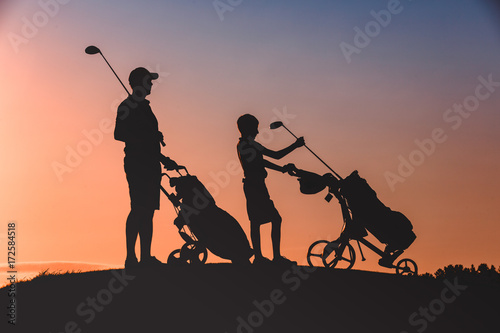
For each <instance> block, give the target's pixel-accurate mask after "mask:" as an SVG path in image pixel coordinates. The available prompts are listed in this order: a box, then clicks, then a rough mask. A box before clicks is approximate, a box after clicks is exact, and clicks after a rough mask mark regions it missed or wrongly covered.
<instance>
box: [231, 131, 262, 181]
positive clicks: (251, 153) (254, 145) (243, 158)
mask: <svg viewBox="0 0 500 333" xmlns="http://www.w3.org/2000/svg"><path fill="white" fill-rule="evenodd" d="M236 148H237V150H238V158H239V160H240V163H241V167H242V168H243V174H244V176H245V179H262V180H264V179H265V178H266V177H267V171H266V168H265V166H264V155H263V154H262V151H263V150H264V147H263V146H262V145H261V144H260V143H258V142H257V141H255V140H254V139H252V138H240V141H239V142H238V145H237V147H236Z"/></svg>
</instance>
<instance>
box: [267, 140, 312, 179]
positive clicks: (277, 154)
mask: <svg viewBox="0 0 500 333" xmlns="http://www.w3.org/2000/svg"><path fill="white" fill-rule="evenodd" d="M303 145H305V141H304V137H300V138H298V139H297V141H295V142H294V143H292V144H291V145H289V146H288V147H286V148H283V149H281V150H278V151H274V150H271V149H267V148H266V147H264V146H262V145H260V146H261V147H262V154H263V155H265V156H269V157H271V158H274V159H275V160H279V159H281V158H283V157H285V156H286V155H288V154H290V153H291V152H292V151H294V150H295V149H297V148H299V147H302V146H303ZM270 169H272V168H270ZM274 170H275V169H274ZM278 171H279V170H278Z"/></svg>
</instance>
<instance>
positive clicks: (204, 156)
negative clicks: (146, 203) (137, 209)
mask: <svg viewBox="0 0 500 333" xmlns="http://www.w3.org/2000/svg"><path fill="white" fill-rule="evenodd" d="M61 2H67V1H61ZM222 2H224V3H227V2H226V1H222ZM41 3H48V4H50V5H41ZM233 3H235V2H233ZM490 3H491V2H488V1H465V0H462V1H456V0H454V1H452V0H448V1H439V2H438V3H436V2H431V1H423V0H418V1H416V0H415V1H409V0H406V1H401V2H400V5H399V7H397V8H398V10H399V13H398V14H393V15H392V16H391V20H390V22H389V23H388V24H385V25H386V26H385V27H381V28H380V31H378V32H377V33H374V34H372V36H373V37H372V38H371V40H370V43H369V45H367V46H366V47H363V48H359V50H358V53H354V54H352V57H351V61H350V62H349V63H348V61H347V60H346V58H345V56H344V55H343V53H342V50H341V47H340V45H341V43H342V42H344V43H348V44H351V45H355V44H354V42H355V41H354V39H355V34H356V31H355V30H354V28H355V27H359V28H360V29H361V30H364V29H365V26H366V25H367V24H369V23H370V22H371V21H374V17H373V16H372V14H371V11H375V12H379V11H381V10H386V9H387V7H388V1H373V0H370V1H356V2H352V1H335V2H334V1H326V0H324V1H290V0H274V1H264V0H252V1H249V0H243V1H242V2H241V4H239V5H238V6H236V7H234V8H231V9H232V10H228V11H226V12H224V13H223V14H221V15H222V16H219V15H218V13H217V10H216V9H215V7H214V5H213V2H212V1H208V0H207V1H196V0H183V1H178V0H168V1H166V0H162V1H159V0H158V1H151V0H150V1H123V0H122V1H118V0H113V1H106V2H103V1H97V0H92V1H77V0H73V1H69V2H67V3H66V4H60V3H59V2H56V1H55V0H52V1H46V2H43V1H42V2H38V1H31V0H30V1H22V2H19V1H3V2H1V5H0V11H1V13H0V31H1V35H2V38H1V42H0V43H1V46H0V47H1V50H2V52H0V63H1V66H0V78H1V81H0V88H1V89H0V156H2V166H1V168H0V188H1V191H0V205H1V209H0V225H1V228H2V229H1V230H0V237H2V244H4V245H2V247H3V248H4V249H3V250H2V251H6V249H5V248H6V245H5V240H6V239H5V233H6V231H7V223H8V222H9V221H15V222H16V223H17V225H18V234H19V235H18V254H19V255H18V258H17V260H18V261H19V262H37V261H40V262H44V263H46V262H51V261H54V262H59V261H64V262H87V263H104V264H110V265H118V266H120V265H122V264H123V262H124V259H125V219H126V216H127V214H128V211H129V198H128V188H127V183H126V180H125V174H124V171H123V143H121V142H117V141H115V140H114V139H113V136H112V133H111V132H110V127H109V124H110V122H111V126H113V123H114V118H115V114H116V107H117V105H118V103H119V102H120V101H121V100H122V99H123V98H124V97H125V96H126V95H125V92H124V91H123V88H122V87H121V86H120V84H119V83H118V81H117V80H116V79H115V78H114V76H113V74H112V73H111V71H110V70H109V69H108V68H107V66H106V64H105V63H104V61H103V60H102V59H101V58H100V57H99V56H97V55H96V56H88V55H86V54H85V53H84V49H85V47H86V46H88V45H97V46H98V47H100V48H101V50H102V52H103V53H104V55H105V56H106V57H107V59H108V60H109V61H110V62H111V64H112V65H113V67H114V69H115V70H116V72H117V73H118V75H119V76H120V77H121V78H122V80H124V81H125V82H126V81H127V80H126V79H127V77H128V74H129V73H130V71H131V70H132V69H133V68H135V67H138V66H144V67H148V68H149V69H151V70H154V71H157V72H159V73H160V79H159V80H158V81H157V82H156V83H155V86H154V90H153V92H152V95H151V96H150V98H149V99H150V101H151V105H152V108H153V110H154V112H155V114H156V115H157V118H158V120H159V124H160V129H161V130H162V131H163V133H164V135H165V141H166V143H167V146H166V147H165V148H163V153H164V154H165V155H168V156H170V157H171V158H173V159H174V160H176V161H177V162H178V163H179V164H183V165H186V166H187V167H188V169H189V171H190V173H192V174H195V175H197V176H198V177H199V179H200V180H201V181H202V182H203V183H204V184H205V185H206V186H208V187H209V189H210V190H211V192H212V194H213V195H214V196H215V199H216V201H217V203H218V205H219V206H220V207H221V208H223V209H225V210H227V211H228V212H229V213H230V214H232V215H233V216H234V217H235V218H236V219H237V220H238V221H239V222H240V224H241V225H242V226H243V228H244V230H245V231H246V232H247V235H249V222H248V218H247V215H246V210H245V198H244V195H243V190H242V184H241V178H242V174H241V171H239V172H237V173H235V172H233V170H232V165H234V163H235V162H236V161H237V156H236V143H237V140H238V137H239V133H238V131H237V128H236V119H237V118H238V116H240V115H241V114H243V113H252V114H254V115H255V116H257V118H258V119H259V120H260V123H261V135H260V136H259V137H258V138H257V139H258V140H260V141H261V142H262V143H263V144H264V145H266V146H267V147H268V148H270V149H280V148H282V147H284V146H285V145H288V144H290V143H291V142H293V138H292V137H291V136H290V135H289V134H288V133H287V132H285V131H279V130H277V131H273V132H271V131H270V130H268V124H269V123H270V122H272V121H273V120H276V117H277V115H278V114H281V115H283V114H284V113H286V114H288V115H290V118H287V119H286V120H287V121H289V123H288V128H290V129H291V130H292V131H293V132H294V133H296V134H297V135H301V136H302V135H303V136H304V137H305V138H306V143H307V144H308V146H309V147H310V148H311V149H313V150H314V151H315V152H316V153H317V154H318V155H319V156H321V157H322V158H323V159H324V160H325V161H326V162H327V163H328V164H329V165H330V166H331V167H332V168H333V169H334V170H335V171H336V172H338V173H339V174H341V175H342V176H347V175H348V174H349V173H351V172H352V171H353V170H358V171H359V173H360V175H361V176H362V177H364V178H365V179H367V180H368V182H369V184H370V185H371V186H372V187H373V188H374V189H375V190H376V191H377V193H378V196H379V198H380V199H381V200H382V201H383V202H384V203H385V204H386V205H387V206H389V207H391V208H392V209H393V210H398V211H401V212H403V213H404V214H405V215H406V216H407V217H408V218H409V219H410V220H411V221H412V223H413V225H414V231H415V232H416V234H417V236H418V238H417V240H416V241H415V243H414V244H413V245H412V246H411V247H410V248H409V249H408V250H407V251H406V253H405V255H404V256H405V257H409V258H412V259H414V260H415V261H416V262H417V263H418V264H419V268H420V271H421V272H426V271H427V272H434V271H435V270H436V269H437V268H440V267H443V266H444V265H448V264H455V263H460V264H464V265H467V266H469V265H471V264H475V265H478V264H480V263H482V262H486V263H488V264H490V265H491V264H494V265H496V266H498V265H499V264H500V257H499V253H500V242H499V241H498V236H499V231H500V223H499V222H500V221H499V216H500V208H499V205H498V202H499V194H498V188H500V177H499V176H498V170H499V166H500V153H499V142H500V131H499V130H498V129H499V126H500V113H499V109H498V105H499V102H500V91H497V90H495V91H493V92H492V93H490V96H489V97H488V98H486V99H485V100H483V101H480V103H479V106H477V110H475V111H473V112H471V113H470V115H469V116H467V118H464V117H462V116H460V117H459V118H458V119H457V115H456V114H455V115H454V117H455V118H449V117H450V116H451V114H448V112H449V111H447V110H448V109H450V108H452V107H453V105H454V104H461V103H463V102H464V100H466V99H467V98H469V99H468V100H469V101H470V100H471V99H470V96H473V95H474V94H475V91H476V87H477V86H478V85H479V84H480V81H479V79H478V78H479V77H483V78H485V79H487V78H488V76H491V78H492V80H493V81H495V82H500V66H499V63H498V59H499V55H500V42H499V38H500V22H499V20H498V15H497V14H498V13H497V12H495V10H496V9H497V8H495V7H493V6H491V5H490ZM54 4H58V5H57V7H56V6H55V5H54ZM44 7H45V9H44ZM221 17H222V18H223V20H221ZM32 24H38V25H39V26H38V27H37V26H36V25H35V26H34V27H35V28H34V29H33V26H31V28H30V25H32ZM22 38H24V39H22ZM499 88H500V87H496V88H493V89H498V90H500V89H499ZM482 89H483V90H481V91H482V92H486V91H487V90H484V88H482ZM292 116H293V118H292ZM446 117H448V118H446ZM446 119H448V120H446ZM452 119H453V121H452ZM458 121H460V124H459V123H458ZM435 129H441V132H442V136H445V137H446V140H445V141H444V142H441V143H437V144H435V149H434V151H433V152H432V153H429V155H423V153H418V152H416V151H417V150H418V149H419V148H418V145H417V144H416V143H415V140H420V141H421V142H422V141H423V142H427V141H428V140H429V139H430V138H431V137H432V132H433V131H434V130H435ZM111 131H112V127H111ZM89 133H91V135H93V140H94V142H93V143H89V140H88V138H87V136H86V134H87V135H88V134H89ZM101 135H102V136H101ZM426 140H427V141H426ZM78 150H80V151H81V152H84V155H85V156H80V157H81V159H75V158H74V157H73V159H72V160H70V162H71V165H68V161H67V158H68V154H70V153H68V152H69V151H78ZM419 154H420V155H419ZM410 156H413V157H414V158H417V157H418V156H420V157H422V156H424V158H423V159H420V160H417V162H418V164H419V165H418V166H416V167H414V170H413V171H412V172H410V173H411V174H407V175H406V176H405V177H404V182H397V183H396V184H393V186H391V185H390V184H389V183H388V181H387V173H388V172H390V173H393V174H397V173H398V167H399V165H400V163H401V162H400V161H401V160H400V158H403V159H405V160H409V159H410ZM290 162H293V163H295V164H296V165H297V166H298V167H299V168H302V169H307V170H309V171H313V172H317V173H325V172H327V171H328V170H327V169H326V168H325V167H324V166H323V165H322V164H321V163H320V162H319V161H318V160H316V159H315V158H314V157H313V156H312V155H311V154H310V153H309V152H308V151H307V150H305V149H302V150H298V151H296V152H294V153H292V154H290V155H289V156H287V157H286V158H284V159H283V160H281V161H279V162H277V163H278V164H285V163H290ZM54 165H59V166H60V165H66V166H67V167H68V170H71V172H65V173H62V174H60V173H59V174H58V173H57V172H55V170H54ZM267 184H268V187H269V190H270V193H271V197H272V198H273V200H274V202H275V204H276V206H277V208H278V210H279V211H280V213H281V215H282V216H283V220H284V223H283V229H282V230H283V241H282V248H283V251H282V252H283V253H284V255H286V256H287V257H289V258H291V259H294V260H297V261H299V263H302V264H304V263H305V257H306V252H307V248H308V247H309V245H310V244H311V243H312V242H313V241H315V240H318V239H329V240H333V239H335V238H336V237H337V236H338V235H339V232H340V230H341V227H342V219H341V215H340V207H339V205H338V204H337V203H336V202H334V201H332V202H331V203H329V204H328V203H326V202H325V201H324V200H323V197H324V196H325V195H326V193H324V192H322V193H320V194H317V195H313V196H306V195H303V194H301V193H300V192H299V187H298V183H297V182H296V180H295V179H293V178H291V177H289V176H287V175H282V174H279V173H273V172H270V175H269V177H268V180H267ZM165 186H166V187H167V188H168V189H169V190H170V188H169V187H168V184H167V182H165ZM174 218H175V212H174V210H173V208H172V206H171V204H170V202H168V200H167V199H166V197H162V202H161V210H160V211H158V212H157V213H156V215H155V222H154V223H155V231H154V239H153V250H152V252H153V255H156V256H157V257H158V258H159V259H160V260H163V261H166V259H167V257H168V254H169V253H170V251H172V250H174V249H176V248H178V247H179V246H180V245H181V244H182V240H181V239H180V237H179V235H178V234H177V232H176V228H175V227H174V226H173V224H172V221H173V219H174ZM370 239H372V238H370ZM375 243H376V244H377V245H380V243H378V242H377V241H375ZM263 246H264V253H265V255H267V256H271V255H272V253H271V247H270V226H265V227H264V230H263ZM356 248H357V247H356ZM364 253H365V256H366V257H367V259H368V260H367V261H365V262H361V261H358V262H357V263H356V265H355V266H354V268H357V269H367V270H377V271H388V270H385V269H383V268H381V267H379V266H378V265H377V257H376V256H375V255H374V254H373V253H372V252H370V251H368V250H366V251H364ZM5 257H6V256H5V255H3V256H2V262H4V260H5ZM210 260H211V261H212V262H217V261H222V260H220V259H218V258H216V257H215V256H213V255H211V256H210Z"/></svg>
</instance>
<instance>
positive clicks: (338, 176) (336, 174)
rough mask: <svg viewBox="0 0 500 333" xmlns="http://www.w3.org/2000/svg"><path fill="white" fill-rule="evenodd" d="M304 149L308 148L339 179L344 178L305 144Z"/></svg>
mask: <svg viewBox="0 0 500 333" xmlns="http://www.w3.org/2000/svg"><path fill="white" fill-rule="evenodd" d="M283 127H284V128H285V129H286V130H287V131H288V133H290V134H291V135H293V137H294V138H295V139H298V137H297V136H296V135H295V134H293V133H292V132H291V131H290V130H289V129H288V128H287V127H286V126H285V125H283ZM304 147H306V148H307V150H309V151H310V152H311V154H313V155H314V156H315V157H316V158H317V159H318V160H320V162H321V163H323V164H324V165H325V166H326V167H327V168H328V169H329V170H330V171H331V172H333V173H334V174H335V176H337V178H339V179H342V177H340V175H339V174H338V173H336V172H335V171H333V169H332V168H330V166H329V165H328V164H326V163H325V161H323V160H322V159H321V158H320V157H319V156H318V155H316V154H315V153H314V152H313V151H312V150H311V149H310V148H309V147H308V146H307V145H306V144H304Z"/></svg>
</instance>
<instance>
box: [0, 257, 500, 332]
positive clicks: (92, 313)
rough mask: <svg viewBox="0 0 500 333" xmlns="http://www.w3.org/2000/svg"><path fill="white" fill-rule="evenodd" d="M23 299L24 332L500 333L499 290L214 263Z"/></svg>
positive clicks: (43, 281) (39, 284) (76, 281)
mask: <svg viewBox="0 0 500 333" xmlns="http://www.w3.org/2000/svg"><path fill="white" fill-rule="evenodd" d="M8 291H9V287H5V288H3V289H1V290H0V300H1V301H0V305H2V306H1V308H2V309H3V312H4V313H7V312H8V311H9V310H8V309H7V308H6V306H8V305H9V300H10V299H11V298H10V297H9V295H8ZM15 291H16V298H15V299H16V310H15V314H16V320H17V324H16V325H15V331H17V332H44V333H59V332H68V333H69V332H71V333H73V332H74V333H76V332H176V333H177V332H220V333H225V332H227V333H233V332H238V333H253V332H255V333H261V332H328V333H333V332H384V333H385V332H397V333H400V332H408V333H411V332H424V331H425V332H499V331H500V325H499V324H498V323H497V319H496V318H497V317H498V314H499V313H500V302H499V300H500V286H499V285H498V284H493V283H489V282H488V283H482V282H480V281H476V282H473V283H470V282H469V283H464V282H462V281H460V280H458V278H457V279H454V280H453V279H450V280H435V279H431V278H428V277H408V276H396V275H393V274H383V273H373V272H364V271H355V270H353V271H345V270H328V269H325V268H317V269H315V270H313V269H311V268H309V267H303V266H295V267H291V268H286V267H285V268H283V267H266V268H256V267H252V266H250V267H239V266H234V265H230V264H210V265H203V266H185V267H175V266H165V267H162V268H159V269H154V270H153V269H148V270H141V271H137V272H135V273H134V275H132V274H130V273H129V272H128V273H126V272H125V271H123V270H106V271H95V272H88V273H73V274H69V273H68V274H62V275H47V276H41V277H38V278H35V279H34V280H32V281H28V282H22V283H19V284H17V286H16V290H15ZM1 318H2V324H1V326H2V327H7V328H10V329H12V328H13V326H12V325H9V324H8V323H7V320H8V317H7V316H5V315H2V317H1ZM2 332H5V330H4V329H2Z"/></svg>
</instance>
